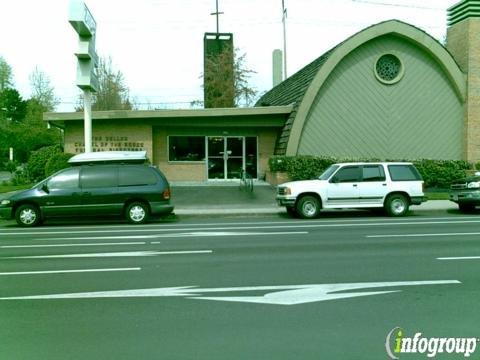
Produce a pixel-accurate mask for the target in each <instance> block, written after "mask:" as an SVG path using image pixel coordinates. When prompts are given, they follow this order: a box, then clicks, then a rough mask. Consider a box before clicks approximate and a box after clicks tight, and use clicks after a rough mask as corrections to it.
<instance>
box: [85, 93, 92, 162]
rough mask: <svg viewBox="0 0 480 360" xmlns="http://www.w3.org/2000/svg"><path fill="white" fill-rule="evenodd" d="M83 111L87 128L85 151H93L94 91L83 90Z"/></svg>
mask: <svg viewBox="0 0 480 360" xmlns="http://www.w3.org/2000/svg"><path fill="white" fill-rule="evenodd" d="M83 112H84V129H85V150H84V151H85V152H86V153H89V152H92V92H91V91H90V90H88V89H84V90H83Z"/></svg>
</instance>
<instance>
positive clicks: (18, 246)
mask: <svg viewBox="0 0 480 360" xmlns="http://www.w3.org/2000/svg"><path fill="white" fill-rule="evenodd" d="M145 244H146V242H143V241H136V242H123V243H88V244H86V243H84V244H48V245H3V246H0V248H2V249H22V248H46V247H69V246H70V247H74V246H121V245H145Z"/></svg>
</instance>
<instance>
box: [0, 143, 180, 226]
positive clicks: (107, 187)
mask: <svg viewBox="0 0 480 360" xmlns="http://www.w3.org/2000/svg"><path fill="white" fill-rule="evenodd" d="M142 156H143V159H142ZM145 161H146V154H145V153H144V152H143V155H141V154H133V156H132V155H131V154H128V153H123V152H104V153H103V154H100V153H92V154H91V156H89V154H81V155H78V156H74V157H73V158H72V159H71V160H70V163H71V164H72V165H73V166H72V167H70V168H67V169H64V170H61V171H59V172H57V173H56V174H54V175H52V176H50V177H49V178H47V179H45V180H43V181H41V182H40V183H38V184H37V185H35V186H33V187H32V188H31V189H29V190H25V191H21V192H18V193H16V194H13V195H11V196H10V197H8V198H6V199H3V200H1V202H0V217H3V218H7V219H12V218H15V219H16V221H17V223H18V224H19V225H21V226H35V225H38V224H40V223H41V222H42V221H43V220H45V219H48V218H53V217H65V216H67V217H68V216H70V217H77V216H84V215H85V216H102V215H116V216H120V215H123V216H125V217H126V219H127V220H128V221H130V222H131V223H134V224H140V223H144V222H146V221H147V220H148V218H149V216H150V215H167V214H170V213H171V212H172V211H173V205H171V204H170V186H169V183H168V181H167V179H166V178H165V176H164V175H163V173H162V172H161V171H160V170H158V169H157V168H155V167H153V166H150V165H147V164H145Z"/></svg>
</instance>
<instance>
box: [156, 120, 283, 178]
mask: <svg viewBox="0 0 480 360" xmlns="http://www.w3.org/2000/svg"><path fill="white" fill-rule="evenodd" d="M188 134H189V135H197V136H198V135H206V136H222V131H221V130H217V131H215V130H212V129H205V130H204V131H203V133H202V134H200V133H199V131H198V130H192V131H191V132H188V131H185V130H184V129H175V128H168V130H167V129H154V130H153V154H154V157H153V159H154V163H155V165H157V166H158V167H159V168H160V169H161V170H162V171H163V172H164V173H165V176H166V177H167V178H168V179H169V180H171V181H207V170H206V164H205V162H204V161H202V162H169V161H168V145H167V137H168V136H169V135H188ZM228 136H257V137H258V175H259V178H263V177H264V176H265V172H266V171H267V170H268V159H269V158H270V157H271V156H272V155H273V151H274V149H275V141H276V139H277V131H276V130H271V129H257V130H255V131H252V130H249V131H245V130H243V131H242V130H241V129H238V130H236V131H232V130H229V133H228Z"/></svg>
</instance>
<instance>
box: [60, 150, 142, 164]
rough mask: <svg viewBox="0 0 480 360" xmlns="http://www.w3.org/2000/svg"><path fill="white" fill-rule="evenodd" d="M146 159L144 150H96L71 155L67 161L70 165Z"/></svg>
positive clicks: (136, 161)
mask: <svg viewBox="0 0 480 360" xmlns="http://www.w3.org/2000/svg"><path fill="white" fill-rule="evenodd" d="M147 160H148V159H147V152H146V151H97V152H91V153H82V154H78V155H75V156H72V157H71V158H70V159H69V160H68V163H69V164H72V165H81V164H92V163H130V164H131V163H136V164H138V163H144V162H146V161H147Z"/></svg>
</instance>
